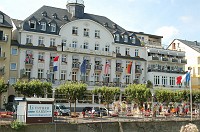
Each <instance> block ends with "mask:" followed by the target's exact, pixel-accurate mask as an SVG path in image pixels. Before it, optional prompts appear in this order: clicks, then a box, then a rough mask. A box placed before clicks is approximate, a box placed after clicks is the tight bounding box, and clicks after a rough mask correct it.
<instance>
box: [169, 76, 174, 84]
mask: <svg viewBox="0 0 200 132" xmlns="http://www.w3.org/2000/svg"><path fill="white" fill-rule="evenodd" d="M169 85H171V86H173V85H175V77H169Z"/></svg>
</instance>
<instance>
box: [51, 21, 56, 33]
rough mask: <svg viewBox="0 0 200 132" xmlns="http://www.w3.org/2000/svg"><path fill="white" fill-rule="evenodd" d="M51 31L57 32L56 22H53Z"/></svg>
mask: <svg viewBox="0 0 200 132" xmlns="http://www.w3.org/2000/svg"><path fill="white" fill-rule="evenodd" d="M51 32H56V24H55V23H51Z"/></svg>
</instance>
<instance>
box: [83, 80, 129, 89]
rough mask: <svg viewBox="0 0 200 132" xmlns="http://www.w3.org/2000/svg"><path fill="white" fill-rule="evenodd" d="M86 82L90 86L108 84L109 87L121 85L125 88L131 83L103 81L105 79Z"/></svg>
mask: <svg viewBox="0 0 200 132" xmlns="http://www.w3.org/2000/svg"><path fill="white" fill-rule="evenodd" d="M85 83H86V84H87V85H88V86H108V87H121V88H124V87H126V86H128V85H129V84H127V83H122V82H103V81H98V82H93V81H88V82H85Z"/></svg>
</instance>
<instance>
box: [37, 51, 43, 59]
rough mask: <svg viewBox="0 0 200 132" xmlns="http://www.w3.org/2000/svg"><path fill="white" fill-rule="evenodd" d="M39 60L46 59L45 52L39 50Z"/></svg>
mask: <svg viewBox="0 0 200 132" xmlns="http://www.w3.org/2000/svg"><path fill="white" fill-rule="evenodd" d="M38 60H39V61H44V52H39V53H38Z"/></svg>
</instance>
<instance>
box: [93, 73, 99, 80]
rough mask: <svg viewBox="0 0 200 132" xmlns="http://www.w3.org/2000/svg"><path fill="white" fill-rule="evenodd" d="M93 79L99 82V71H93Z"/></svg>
mask: <svg viewBox="0 0 200 132" xmlns="http://www.w3.org/2000/svg"><path fill="white" fill-rule="evenodd" d="M94 81H95V82H99V81H100V73H94Z"/></svg>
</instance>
